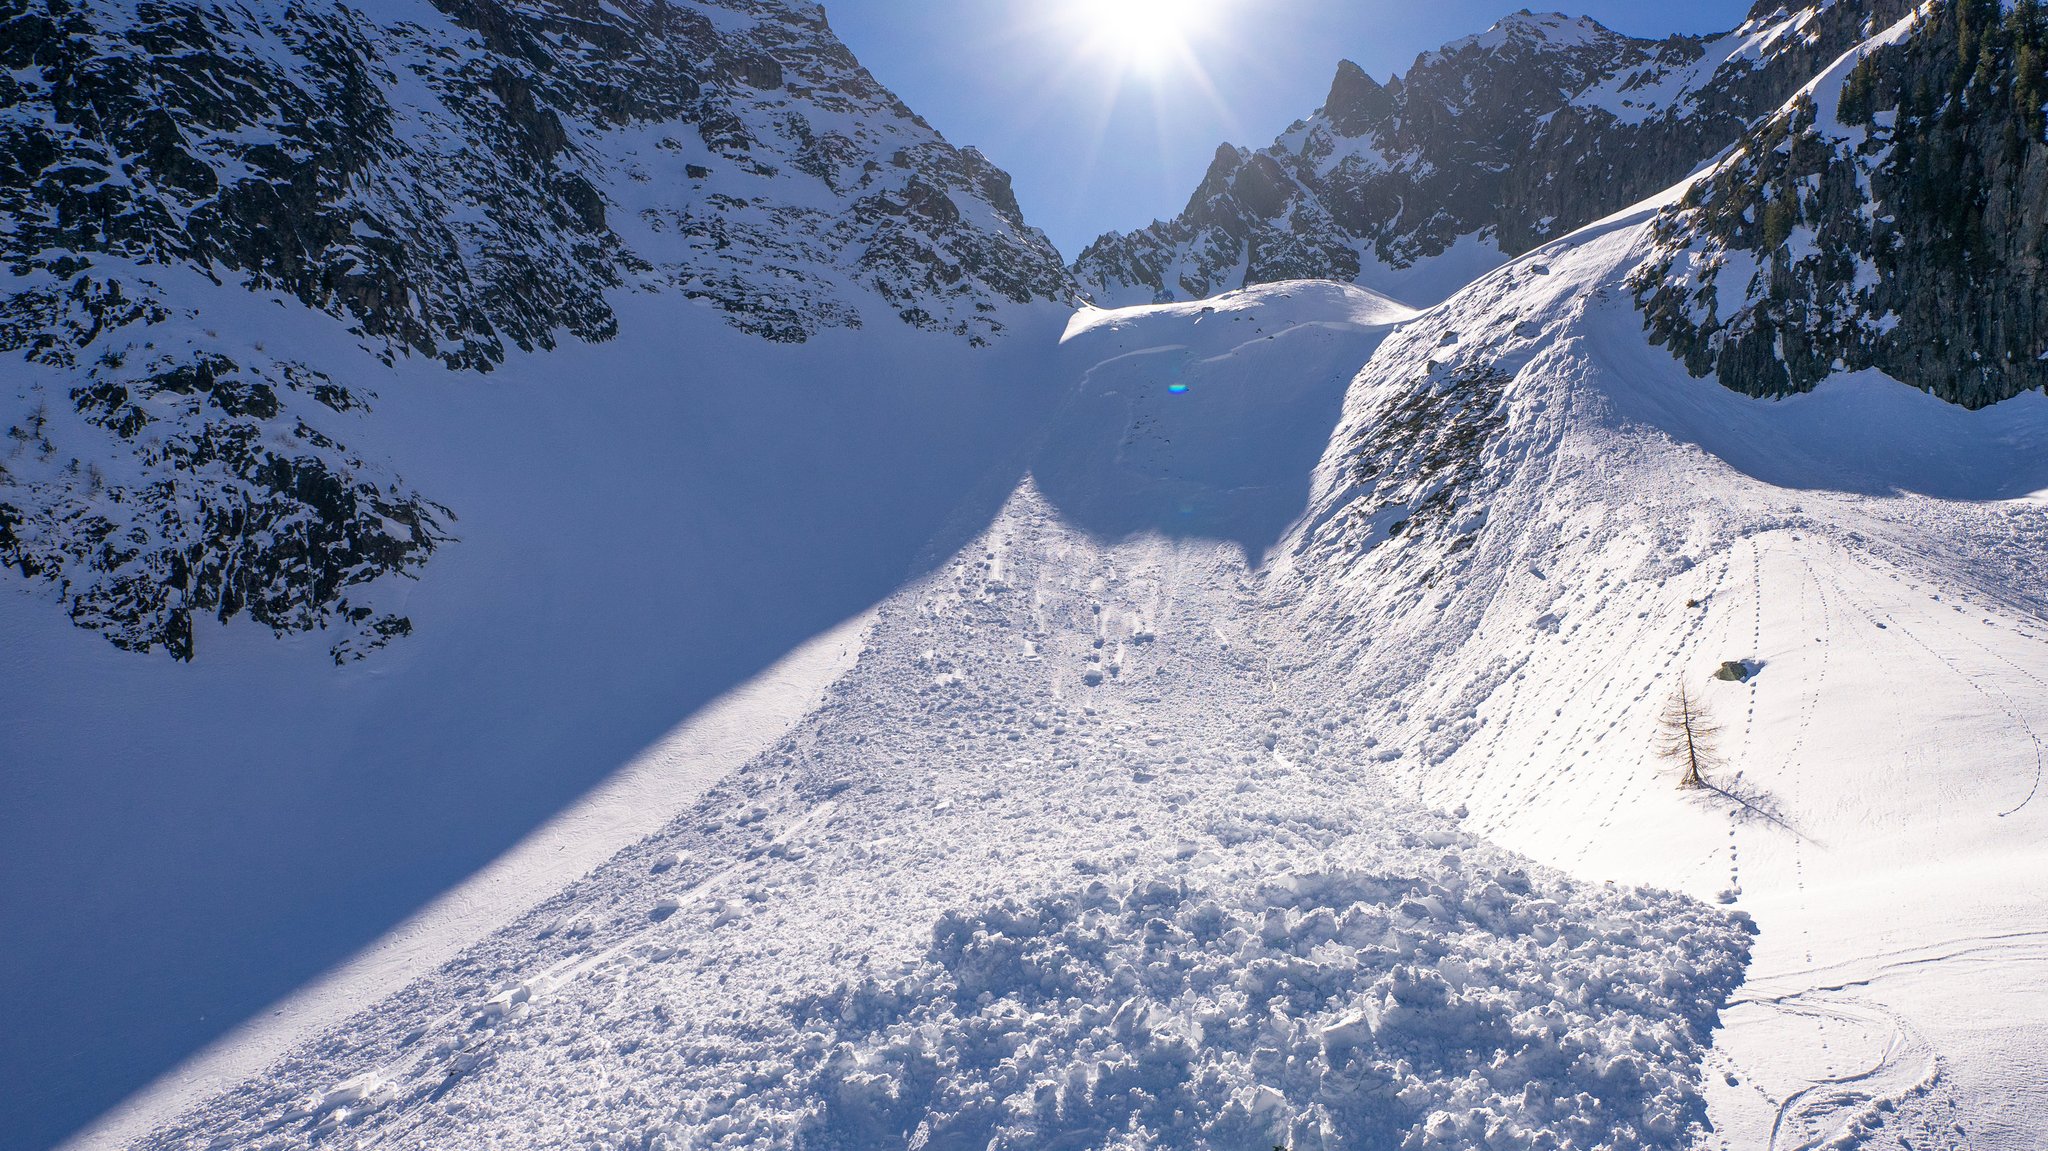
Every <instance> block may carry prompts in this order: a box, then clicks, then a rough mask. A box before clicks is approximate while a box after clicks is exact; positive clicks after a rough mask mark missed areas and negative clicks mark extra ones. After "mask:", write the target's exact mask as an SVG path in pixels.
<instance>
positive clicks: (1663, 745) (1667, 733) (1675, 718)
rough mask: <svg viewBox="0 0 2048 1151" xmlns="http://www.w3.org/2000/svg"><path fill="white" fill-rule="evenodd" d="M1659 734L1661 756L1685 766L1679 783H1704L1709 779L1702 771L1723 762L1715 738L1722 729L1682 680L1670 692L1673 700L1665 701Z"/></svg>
mask: <svg viewBox="0 0 2048 1151" xmlns="http://www.w3.org/2000/svg"><path fill="white" fill-rule="evenodd" d="M1657 734H1658V744H1657V755H1658V757H1659V758H1660V759H1664V760H1668V761H1669V762H1672V763H1676V764H1680V765H1682V766H1684V768H1685V777H1684V778H1683V779H1680V780H1679V781H1678V786H1680V787H1705V786H1706V785H1707V781H1706V779H1705V778H1704V777H1702V776H1701V774H1700V772H1701V771H1702V770H1704V769H1706V768H1711V767H1717V766H1719V765H1720V762H1721V757H1720V752H1719V750H1718V749H1717V748H1716V746H1715V738H1716V737H1717V736H1719V735H1720V734H1721V729H1720V728H1719V727H1718V726H1716V725H1715V724H1714V723H1713V721H1712V720H1710V719H1708V718H1707V714H1706V706H1705V705H1704V704H1703V703H1701V702H1700V700H1699V698H1698V697H1697V696H1695V695H1693V694H1692V689H1691V688H1688V687H1686V686H1684V685H1683V684H1681V685H1679V688H1678V690H1677V691H1675V692H1673V693H1672V694H1671V702H1670V703H1668V704H1665V705H1664V714H1663V715H1662V716H1661V717H1660V718H1659V719H1658V721H1657Z"/></svg>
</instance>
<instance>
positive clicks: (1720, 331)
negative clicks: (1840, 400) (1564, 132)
mask: <svg viewBox="0 0 2048 1151" xmlns="http://www.w3.org/2000/svg"><path fill="white" fill-rule="evenodd" d="M2044 104H2048V18H2044V16H2043V14H2042V11H2041V9H2040V7H2039V5H2038V4H2035V3H2022V4H2019V5H2017V6H2015V7H2013V8H2012V9H2011V10H2010V11H2005V12H2001V10H2000V5H1999V4H1998V3H1996V0H1943V2H1942V3H1940V4H1938V5H1936V6H1935V7H1934V8H1933V10H1932V13H1931V15H1929V16H1928V17H1927V18H1926V19H1924V20H1922V21H1921V22H1920V23H1919V24H1918V25H1917V26H1916V27H1915V28H1914V29H1913V30H1912V32H1911V33H1910V34H1908V35H1906V36H1905V37H1904V38H1902V39H1900V40H1899V41H1898V42H1896V43H1891V44H1887V45H1884V46H1881V47H1876V48H1875V49H1874V50H1872V51H1870V52H1869V53H1868V54H1867V55H1865V56H1864V57H1863V58H1862V59H1861V60H1860V62H1856V63H1855V64H1854V66H1853V67H1852V68H1850V67H1845V68H1844V69H1842V70H1839V71H1838V72H1837V73H1836V74H1835V75H1833V76H1831V77H1828V78H1826V79H1824V80H1823V81H1822V83H1821V85H1820V87H1819V88H1818V89H1817V90H1816V92H1815V95H1814V98H1812V99H1800V100H1798V101H1795V102H1793V103H1792V104H1791V105H1789V106H1788V107H1786V108H1785V109H1784V110H1783V111H1782V112H1781V113H1779V114H1778V115H1777V116H1775V117H1773V118H1772V119H1771V120H1770V121H1769V122H1768V123H1765V124H1763V125H1761V126H1760V127H1758V128H1757V129H1756V130H1755V131H1753V132H1752V133H1750V134H1749V135H1748V136H1747V137H1746V138H1745V139H1744V141H1743V143H1742V145H1741V147H1740V148H1739V150H1738V151H1737V152H1736V154H1735V155H1734V156H1733V157H1731V158H1730V160H1729V161H1727V162H1726V163H1724V164H1723V165H1722V166H1721V167H1720V168H1719V169H1718V170H1717V171H1715V172H1714V173H1713V174H1712V176H1711V177H1709V178H1707V179H1705V180H1702V181H1701V182H1700V183H1698V184H1696V185H1695V186H1694V187H1693V188H1692V189H1691V191H1690V193H1689V194H1688V195H1687V196H1686V198H1685V200H1684V201H1683V202H1682V203H1681V204H1679V205H1677V206H1675V207H1674V208H1672V209H1671V210H1669V211H1668V212H1666V213H1665V214H1664V215H1663V217H1661V218H1660V220H1659V221H1658V223H1657V229H1656V232H1657V235H1656V242H1657V251H1656V253H1655V254H1654V255H1653V257H1652V258H1651V259H1650V260H1649V261H1648V262H1647V263H1646V264H1645V265H1644V267H1643V268H1641V269H1640V270H1639V271H1638V272H1637V274H1636V278H1635V280H1634V287H1635V291H1636V298H1637V301H1638V303H1639V304H1640V306H1641V307H1642V308H1643V311H1644V317H1645V323H1646V325H1647V327H1648V329H1649V332H1650V334H1651V338H1652V339H1653V340H1655V341H1656V342H1658V343H1661V344H1665V345H1668V346H1669V347H1670V348H1671V350H1672V352H1673V354H1675V355H1677V356H1678V357H1679V358H1680V359H1682V360H1683V361H1684V362H1685V364H1686V366H1687V368H1688V369H1690V370H1691V371H1692V373H1693V374H1694V375H1698V376H1704V375H1708V374H1713V375H1715V376H1716V377H1718V378H1719V379H1720V381H1721V382H1722V383H1723V384H1726V385H1727V386H1728V387H1731V388H1734V389H1735V390H1737V391H1741V392H1745V393H1747V394H1750V395H1755V396H1775V395H1784V394H1787V393H1791V392H1801V391H1806V390H1809V389H1811V388H1812V387H1814V386H1815V385H1816V384H1817V383H1819V382H1820V381H1821V380H1823V379H1825V378H1827V377H1828V376H1830V375H1832V374H1834V373H1835V372H1837V371H1840V370H1843V369H1852V370H1853V369H1862V368H1878V369H1881V370H1882V371H1884V372H1885V373H1886V374H1888V375H1890V376H1892V377H1893V378H1894V379H1898V380H1901V381H1904V382H1905V383H1908V384H1911V385H1913V386H1914V387H1917V388H1920V389H1922V390H1925V391H1928V392H1931V393H1933V394H1934V395H1936V396H1939V397H1941V398H1942V399H1945V400H1949V401H1951V402H1954V403H1958V404H1963V405H1965V406H1968V407H1981V406H1984V405H1987V404H1991V403H1996V402H1997V401H1999V400H2003V399H2007V398H2010V397H2012V396H2015V395H2018V394H2020V393H2021V392H2025V391H2030V390H2033V389H2036V388H2044V387H2048V361H2044V357H2048V280H2044V278H2043V264H2044V259H2048V140H2044V124H2043V106H2044Z"/></svg>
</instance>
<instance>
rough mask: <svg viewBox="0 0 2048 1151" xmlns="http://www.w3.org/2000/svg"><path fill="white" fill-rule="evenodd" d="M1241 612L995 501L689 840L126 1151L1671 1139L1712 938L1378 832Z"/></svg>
mask: <svg viewBox="0 0 2048 1151" xmlns="http://www.w3.org/2000/svg"><path fill="white" fill-rule="evenodd" d="M1256 586H1257V585H1256V582H1255V581H1254V580H1253V578H1252V577H1251V573H1250V572H1249V571H1248V570H1247V569H1246V568H1245V567H1244V566H1243V564H1242V561H1241V560H1240V559H1239V558H1238V553H1237V552H1236V550H1235V549H1232V548H1228V547H1223V546H1218V545H1215V544H1212V543H1207V542H1171V541H1166V540H1161V539H1158V538H1151V537H1148V538H1145V539H1141V540H1137V541H1132V542H1127V543H1124V544H1121V545H1102V544H1097V543H1094V542H1091V541H1089V540H1088V539H1086V538H1085V537H1082V536H1080V535H1078V534H1077V533H1075V532H1073V531H1072V530H1071V529H1069V528H1067V527H1065V526H1063V525H1061V524H1060V523H1059V521H1058V519H1057V517H1056V515H1055V514H1053V513H1052V512H1051V511H1050V509H1049V508H1047V507H1046V506H1045V504H1044V503H1043V501H1042V500H1041V499H1040V498H1039V497H1038V496H1037V495H1036V494H1035V492H1034V491H1032V489H1031V488H1030V487H1029V486H1028V485H1027V487H1026V488H1025V489H1024V490H1023V491H1021V492H1020V493H1019V495H1018V496H1017V497H1015V498H1014V499H1013V501H1012V503H1011V505H1010V507H1009V508H1008V509H1007V510H1006V511H1005V513H1004V514H1003V515H1002V516H1001V517H1000V518H999V519H998V520H997V521H996V523H995V524H994V526H992V527H991V528H990V529H989V531H988V533H987V535H986V536H985V537H984V538H983V539H982V540H980V541H979V542H978V543H977V544H976V545H975V546H973V547H970V548H969V549H967V550H966V551H965V552H963V553H961V555H960V556H959V557H957V558H955V559H954V560H953V561H952V562H951V564H950V566H948V567H946V568H945V569H943V570H941V571H940V572H938V573H937V574H935V575H934V576H932V577H930V578H929V579H927V580H926V581H924V582H923V583H922V584H920V585H917V586H914V587H912V588H911V589H909V590H907V591H906V592H904V593H902V594H900V595H899V596H897V597H896V598H895V599H893V600H892V601H890V602H889V603H888V604H886V605H885V606H884V607H883V609H882V610H881V611H880V613H879V615H878V617H877V621H876V623H875V625H874V629H873V632H872V634H871V635H870V637H869V640H868V643H867V646H866V650H865V652H864V654H863V656H862V658H861V660H860V662H859V663H858V665H857V666H856V667H855V668H854V670H853V671H851V672H850V673H849V674H848V675H847V677H846V678H845V679H844V680H843V681H842V682H841V683H840V684H838V685H836V687H835V688H834V690H833V692H832V695H831V697H830V699H829V700H828V702H827V703H826V704H825V705H824V706H823V707H822V708H820V709H819V711H818V712H816V713H815V714H814V715H813V716H812V717H811V718H810V719H809V720H808V721H807V722H806V723H805V724H804V725H803V726H802V727H800V728H799V729H798V730H797V731H796V732H795V733H794V734H792V735H791V736H790V737H789V738H788V739H787V740H785V741H784V742H783V743H782V744H780V745H779V746H778V747H776V748H775V749H774V750H772V751H771V752H770V753H768V754H766V755H764V756H763V757H761V758H760V759H758V760H756V761H754V762H753V763H752V764H750V765H748V767H747V768H746V769H745V770H744V771H743V772H742V773H741V774H739V775H737V776H735V777H733V778H732V779H731V780H729V781H728V782H727V783H726V784H724V785H722V786H721V787H720V788H718V789H717V790H716V791H715V792H714V793H712V794H711V796H710V797H709V798H708V799H707V800H706V801H705V802H704V804H703V805H702V806H701V807H700V808H699V809H698V810H696V811H694V812H692V813H691V814H690V815H688V816H687V817H685V818H683V819H679V820H678V821H676V822H675V823H674V824H672V825H671V826H670V827H669V828H668V829H667V830H665V831H664V832H662V833H661V834H659V835H656V836H654V837H652V838H650V839H648V840H647V841H645V842H643V843H641V844H639V845H637V846H635V847H633V848H631V849H629V850H627V851H625V852H623V853H622V854H621V855H619V856H618V857H617V858H615V859H614V860H613V861H612V862H611V863H609V864H607V865H606V866H605V867H603V868H601V869H600V870H599V871H597V872H596V873H594V874H593V875H592V876H591V877H589V878H588V879H587V880H585V881H584V882H582V883H580V884H579V885H577V886H575V887H573V888H571V889H569V890H567V891H565V892H563V893H562V894H560V895H559V896H557V897H555V898H553V899H551V900H549V901H548V902H547V903H545V904H543V905H542V906H540V907H539V908H537V909H536V910H535V911H534V912H533V913H531V914H530V915H528V916H527V917H526V918H524V919H523V920H521V921H520V922H518V923H517V924H515V925H514V926H512V927H511V928H509V929H507V930H506V931H504V932H502V933H500V934H498V935H497V936H495V937H492V938H490V939H488V940H486V941H484V942H483V943H481V944H479V945H478V946H477V947H476V948H474V949H473V950H472V951H471V952H470V953H468V954H467V955H465V956H464V957H463V958H462V959H460V960H458V961H457V962H455V963H452V964H450V965H449V966H448V967H446V968H444V969H443V970H441V971H439V972H437V973H436V974H434V975H433V976H431V977H429V978H427V979H425V980H422V981H420V982H419V983H417V984H415V985H413V986H412V987H410V988H409V989H407V990H406V991H405V992H404V993H402V994H401V995H399V996H398V997H396V998H395V999H394V1000H393V1001H391V1002H389V1003H387V1004H385V1005H383V1006H382V1007H380V1008H379V1009H377V1010H376V1011H375V1012H372V1013H369V1014H366V1015H365V1016H363V1017H361V1018H359V1019H356V1020H353V1021H351V1022H350V1023H348V1024H347V1025H345V1026H342V1027H340V1028H337V1029H335V1030H333V1031H331V1032H329V1033H328V1034H326V1035H324V1036H321V1037H319V1038H318V1039H316V1040H314V1041H313V1042H310V1043H309V1044H307V1045H306V1046H304V1047H302V1048H301V1049H300V1050H298V1051H297V1052H296V1053H295V1054H293V1055H292V1056H290V1057H288V1058H287V1059H285V1060H284V1061H282V1062H281V1063H279V1064H278V1065H277V1066H276V1067H274V1068H273V1069H272V1070H271V1071H269V1072H268V1073H267V1074H265V1075H263V1076H261V1077H260V1078H258V1079H256V1080H254V1081H252V1082H251V1083H249V1084H247V1085H245V1086H244V1087H243V1088H241V1089H240V1090H238V1091H236V1092H233V1093H230V1094H228V1095H226V1096H223V1097H221V1098H219V1099H216V1100H214V1101H213V1102H211V1103H210V1104H208V1105H206V1106H205V1107H203V1108H201V1109H200V1110H198V1111H197V1112H195V1113H193V1114H191V1115H188V1116H187V1117H186V1118H185V1119H184V1120H182V1121H180V1122H179V1123H177V1124H175V1125H173V1126H171V1127H168V1128H166V1129H162V1130H159V1131H158V1132H156V1133H155V1134H154V1135H153V1136H151V1137H150V1138H148V1139H146V1140H144V1141H143V1142H142V1143H141V1144H140V1146H142V1147H149V1148H173V1147H186V1146H194V1145H199V1146H204V1145H208V1143H209V1141H210V1142H211V1145H214V1146H245V1147H270V1146H275V1147H293V1146H317V1145H329V1144H330V1143H331V1144H332V1145H342V1146H347V1145H359V1146H365V1147H369V1146H433V1147H476V1146H486V1145H488V1146H493V1147H563V1146H598V1147H622V1148H623V1147H632V1148H681V1147H761V1146H791V1147H794V1146H804V1147H845V1148H857V1147H903V1146H911V1147H967V1146H973V1147H977V1148H980V1147H990V1146H995V1147H1043V1146H1116V1147H1139V1146H1184V1147H1211V1146H1213V1147H1226V1146H1228V1147H1240V1146H1250V1147H1265V1146H1272V1145H1274V1144H1276V1143H1284V1144H1286V1145H1288V1146H1290V1147H1294V1148H1339V1147H1404V1148H1439V1147H1440V1148H1453V1147H1469V1146H1475V1145H1479V1144H1481V1143H1484V1144H1485V1145H1487V1146H1494V1147H1563V1146H1583V1147H1591V1146H1612V1147H1681V1146H1685V1145H1687V1144H1688V1143H1689V1142H1690V1141H1692V1140H1693V1139H1694V1138H1696V1137H1697V1136H1698V1135H1699V1134H1700V1132H1701V1130H1702V1129H1703V1125H1704V1121H1705V1109H1704V1103H1703V1102H1702V1098H1701V1095H1700V1093H1699V1090H1698V1084H1697V1078H1698V1074H1699V1064H1700V1061H1701V1059H1702V1056H1703V1053H1704V1050H1705V1047H1706V1045H1707V1043H1708V1041H1709V1036H1710V1034H1711V1032H1712V1030H1713V1028H1714V1027H1715V1025H1716V1021H1717V1018H1718V1012H1719V1010H1720V1008H1721V1006H1722V1005H1723V1004H1724V1003H1726V1002H1727V1001H1728V999H1729V997H1730V995H1731V994H1732V993H1733V991H1734V989H1735V988H1736V986H1737V985H1738V984H1739V982H1740V981H1741V979H1742V972H1743V970H1744V966H1745V964H1746V962H1747V958H1748V950H1749V940H1750V930H1751V929H1750V928H1749V926H1748V923H1747V920H1746V918H1745V917H1743V916H1740V915H1739V914H1738V915H1732V916H1731V915H1727V914H1724V913H1722V912H1720V911H1716V910H1712V909H1709V908H1708V907H1706V906H1705V905H1702V904H1699V903H1696V902H1693V901H1691V900H1688V899H1685V898H1682V897H1678V896H1674V895H1667V894H1662V893H1658V892H1654V891H1647V890H1634V889H1627V888H1618V887H1614V886H1612V885H1606V886H1591V885H1583V884H1579V883H1575V882H1573V881H1570V880H1567V879H1565V878H1563V877H1561V876H1559V875H1556V874H1553V873H1549V872H1546V871H1543V870H1541V869H1536V868H1532V867H1530V866H1529V865H1527V864H1526V863H1525V862H1523V861H1521V860H1518V859H1516V858H1515V857H1512V856H1510V855H1508V854H1506V853H1503V852H1501V851H1499V850H1498V849H1495V848H1492V847H1490V846H1488V845H1486V844H1485V843H1483V842H1481V841H1479V840H1477V839H1475V838H1473V837H1471V836H1469V835H1467V834H1465V833H1464V832H1463V831H1461V830H1459V828H1458V827H1457V824H1456V821H1455V820H1453V819H1451V818H1449V817H1446V816H1441V815H1436V814H1433V813H1421V812H1417V811H1414V810H1407V809H1404V808H1403V807H1402V806H1401V805H1399V804H1398V803H1396V802H1394V801H1393V800H1391V799H1390V798H1389V797H1388V796H1387V795H1386V794H1385V793H1383V791H1382V790H1381V789H1380V788H1379V787H1377V786H1375V785H1374V784H1373V782H1372V781H1373V779H1374V778H1375V775H1374V773H1373V772H1372V771H1370V770H1368V769H1366V768H1364V767H1362V766H1359V765H1357V764H1353V763H1349V762H1345V761H1344V760H1343V759H1341V758H1339V757H1337V756H1334V755H1332V754H1331V753H1330V752H1329V751H1328V750H1327V748H1328V746H1330V745H1331V744H1328V743H1326V742H1325V740H1323V739H1321V738H1319V733H1320V734H1321V735H1329V736H1332V737H1334V736H1335V735H1336V734H1337V733H1340V732H1341V731H1343V730H1344V729H1345V728H1347V727H1350V726H1353V725H1356V724H1357V723H1358V722H1360V719H1361V717H1360V716H1357V715H1355V714H1353V713H1352V712H1351V711H1350V710H1348V708H1347V707H1346V706H1343V705H1340V704H1334V703H1322V702H1312V701H1305V700H1301V699H1296V698H1294V697H1292V696H1291V695H1290V694H1288V692H1287V690H1286V685H1285V681H1284V680H1283V679H1282V678H1281V677H1280V676H1279V675H1278V674H1277V673H1276V670H1275V668H1274V667H1273V666H1272V665H1271V664H1270V663H1269V658H1268V657H1269V653H1270V652H1271V651H1273V650H1274V648H1273V646H1272V645H1271V644H1269V643H1268V642H1266V640H1265V639H1264V637H1262V636H1261V634H1260V632H1259V619H1260V617H1258V616H1255V615H1253V614H1251V613H1250V612H1248V611H1247V610H1246V609H1247V608H1248V607H1249V606H1250V605H1251V602H1252V597H1253V595H1254V591H1255V588H1256ZM336 1141H338V1142H336ZM351 1141H353V1142H352V1143H351Z"/></svg>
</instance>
